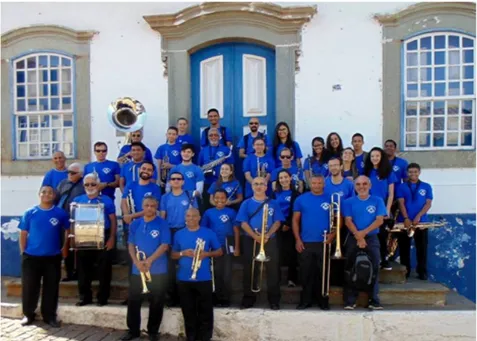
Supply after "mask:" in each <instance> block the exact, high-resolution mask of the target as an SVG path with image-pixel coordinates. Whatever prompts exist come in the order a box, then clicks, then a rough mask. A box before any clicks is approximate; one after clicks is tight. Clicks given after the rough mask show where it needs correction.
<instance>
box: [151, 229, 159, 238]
mask: <svg viewBox="0 0 477 341" xmlns="http://www.w3.org/2000/svg"><path fill="white" fill-rule="evenodd" d="M150 234H151V237H152V238H157V237H159V231H158V230H152V231H151V233H150Z"/></svg>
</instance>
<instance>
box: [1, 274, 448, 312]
mask: <svg viewBox="0 0 477 341" xmlns="http://www.w3.org/2000/svg"><path fill="white" fill-rule="evenodd" d="M5 287H6V293H7V296H13V297H21V279H19V278H18V279H11V280H8V281H6V282H5ZM97 288H98V282H97V281H93V285H92V289H93V295H95V294H96V292H97ZM127 290H128V283H127V281H113V282H112V283H111V300H114V301H116V300H123V299H125V298H126V297H127ZM300 290H301V288H300V287H295V288H288V287H286V286H282V287H281V295H282V299H281V302H282V303H283V304H297V303H298V302H299V298H300ZM342 292H343V289H342V288H341V287H336V286H332V287H331V288H330V303H331V304H333V305H341V304H343V301H342ZM448 292H449V289H447V288H446V287H444V286H442V285H440V284H437V283H432V282H427V281H419V280H415V279H411V280H409V281H408V282H406V283H404V284H381V285H380V297H381V301H382V304H384V305H404V306H412V305H421V306H426V305H429V306H444V305H445V304H446V295H447V293H448ZM74 297H78V287H77V283H76V282H62V283H60V298H74ZM93 297H94V296H93ZM241 298H242V291H241V289H240V288H234V289H233V293H232V303H234V304H239V303H240V301H241ZM266 300H267V293H266V287H265V286H263V289H262V291H261V293H260V294H259V296H258V303H259V304H265V303H266ZM366 302H367V298H366V296H365V295H363V294H360V297H359V302H358V303H359V304H360V305H361V306H365V305H366Z"/></svg>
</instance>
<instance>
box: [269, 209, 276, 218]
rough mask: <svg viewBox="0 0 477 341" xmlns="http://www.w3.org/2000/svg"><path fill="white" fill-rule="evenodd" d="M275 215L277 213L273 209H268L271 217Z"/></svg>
mask: <svg viewBox="0 0 477 341" xmlns="http://www.w3.org/2000/svg"><path fill="white" fill-rule="evenodd" d="M273 213H275V210H274V209H273V208H269V209H268V215H269V216H270V217H271V216H273Z"/></svg>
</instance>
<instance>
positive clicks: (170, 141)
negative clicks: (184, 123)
mask: <svg viewBox="0 0 477 341" xmlns="http://www.w3.org/2000/svg"><path fill="white" fill-rule="evenodd" d="M178 132H179V130H178V129H177V128H176V127H169V128H168V129H167V134H166V136H167V143H165V144H163V145H161V146H159V148H157V151H156V154H155V155H154V158H155V159H156V160H157V169H158V171H159V172H160V174H159V184H160V186H161V187H163V188H164V190H165V184H166V182H167V176H168V174H169V172H170V170H171V168H172V167H174V166H176V165H178V164H180V163H181V161H182V160H181V147H182V144H180V143H178V142H177V134H178Z"/></svg>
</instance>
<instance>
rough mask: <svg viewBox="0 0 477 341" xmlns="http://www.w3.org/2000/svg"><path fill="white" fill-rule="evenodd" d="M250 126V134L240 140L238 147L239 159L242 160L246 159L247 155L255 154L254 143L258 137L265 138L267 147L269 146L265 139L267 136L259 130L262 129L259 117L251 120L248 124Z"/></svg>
mask: <svg viewBox="0 0 477 341" xmlns="http://www.w3.org/2000/svg"><path fill="white" fill-rule="evenodd" d="M248 126H249V127H250V133H248V134H247V135H245V136H243V137H242V138H241V139H240V142H239V143H238V145H237V147H238V148H239V157H240V158H241V159H245V158H246V157H247V155H250V154H253V153H254V152H255V151H254V149H253V141H255V138H256V137H261V138H264V141H265V145H266V144H267V143H266V142H267V141H266V139H265V137H266V136H265V134H264V133H261V132H260V131H259V130H258V128H259V127H260V121H259V120H258V118H257V117H252V118H250V121H249V122H248Z"/></svg>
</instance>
